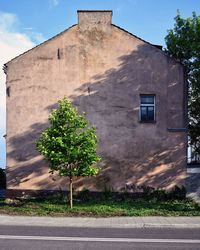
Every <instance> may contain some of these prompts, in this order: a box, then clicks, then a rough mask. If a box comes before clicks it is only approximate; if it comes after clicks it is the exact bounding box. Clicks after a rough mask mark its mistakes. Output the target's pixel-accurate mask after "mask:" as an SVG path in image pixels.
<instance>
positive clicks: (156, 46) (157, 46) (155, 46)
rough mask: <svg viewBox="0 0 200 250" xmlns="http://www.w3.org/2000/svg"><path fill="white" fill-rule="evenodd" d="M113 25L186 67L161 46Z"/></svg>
mask: <svg viewBox="0 0 200 250" xmlns="http://www.w3.org/2000/svg"><path fill="white" fill-rule="evenodd" d="M111 25H112V26H114V27H116V28H118V29H120V30H122V31H124V32H126V33H128V34H129V35H131V36H134V37H135V38H137V39H139V40H140V41H142V42H144V43H147V44H149V45H150V46H152V47H154V48H156V49H158V50H159V51H161V52H162V53H163V54H164V55H165V56H167V57H168V58H170V59H171V60H173V61H175V62H176V63H179V64H181V65H182V66H183V67H184V65H183V63H182V62H180V61H179V60H177V59H176V58H174V57H172V56H170V55H168V54H167V53H166V52H165V51H164V50H162V49H161V48H159V47H161V45H155V44H152V43H150V42H147V41H145V40H144V39H142V38H140V37H138V36H136V35H134V34H133V33H131V32H129V31H127V30H125V29H123V28H121V27H119V26H117V25H115V24H111Z"/></svg>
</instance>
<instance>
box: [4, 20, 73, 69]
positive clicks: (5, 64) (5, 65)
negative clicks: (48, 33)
mask: <svg viewBox="0 0 200 250" xmlns="http://www.w3.org/2000/svg"><path fill="white" fill-rule="evenodd" d="M76 25H77V24H73V25H72V26H70V27H69V28H67V29H66V30H63V31H61V32H60V33H58V34H57V35H55V36H53V37H51V38H49V39H48V40H46V41H44V42H42V43H40V44H38V45H36V46H34V47H33V48H31V49H29V50H27V51H25V52H23V53H22V54H19V55H18V56H16V57H14V58H12V59H11V60H10V61H8V62H6V63H4V65H3V67H7V64H9V63H10V62H12V61H13V60H15V59H17V58H18V57H20V56H23V55H25V54H26V53H28V52H30V51H31V50H34V49H35V48H37V47H39V46H41V45H43V44H45V43H47V42H49V41H51V40H53V39H54V38H57V37H58V36H61V35H62V34H63V33H65V32H66V31H68V30H69V29H71V28H73V27H74V26H76Z"/></svg>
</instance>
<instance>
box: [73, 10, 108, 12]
mask: <svg viewBox="0 0 200 250" xmlns="http://www.w3.org/2000/svg"><path fill="white" fill-rule="evenodd" d="M77 12H112V13H113V11H112V10H77Z"/></svg>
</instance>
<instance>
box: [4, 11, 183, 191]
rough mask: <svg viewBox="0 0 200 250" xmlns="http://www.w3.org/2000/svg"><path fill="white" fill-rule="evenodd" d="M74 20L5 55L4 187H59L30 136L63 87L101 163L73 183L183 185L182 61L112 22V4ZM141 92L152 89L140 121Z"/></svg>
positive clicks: (95, 186)
mask: <svg viewBox="0 0 200 250" xmlns="http://www.w3.org/2000/svg"><path fill="white" fill-rule="evenodd" d="M78 14H79V24H78V25H74V26H73V27H71V28H70V29H68V30H66V31H64V32H63V33H61V34H59V35H58V36H56V37H54V38H53V39H50V40H49V41H47V42H45V43H43V44H41V45H40V46H38V47H36V48H34V49H32V50H30V51H29V52H27V53H25V54H23V55H21V56H19V57H17V58H15V59H13V60H12V61H10V62H8V63H7V65H6V66H7V82H6V84H7V87H8V88H9V92H10V93H9V94H10V96H8V97H7V180H8V189H41V190H42V189H49V190H51V189H59V188H60V187H62V189H66V188H67V183H66V180H63V179H59V178H58V177H55V178H56V181H53V180H52V178H51V177H50V174H49V173H48V167H47V164H46V163H45V162H44V161H43V159H42V157H41V156H40V155H39V153H38V152H37V151H36V147H35V141H36V140H37V138H38V137H39V135H40V133H41V132H42V130H43V129H44V128H46V127H47V126H48V115H49V113H50V111H51V109H52V108H55V107H56V103H57V101H58V100H59V99H61V98H62V97H63V96H64V95H65V96H67V97H69V98H70V100H72V101H73V103H74V104H75V105H76V106H77V107H78V109H79V110H80V111H85V112H86V114H87V118H88V119H89V121H90V123H91V124H94V125H95V126H96V127H97V131H98V137H99V146H98V151H99V153H100V155H101V156H102V162H101V163H100V165H101V167H102V171H101V172H100V173H99V175H98V176H97V178H84V179H82V178H79V179H77V180H75V187H76V188H77V190H81V189H83V188H88V189H91V190H103V189H105V188H111V189H112V190H115V191H120V190H123V188H124V187H128V188H131V186H132V185H139V186H144V185H145V186H153V187H160V188H171V187H172V186H174V185H183V184H184V179H185V168H186V160H185V156H186V133H185V132H180V131H179V130H177V131H176V132H171V131H173V130H169V129H174V128H178V129H180V128H185V126H186V125H185V118H184V116H185V108H184V103H185V100H184V98H185V97H184V79H183V68H182V66H181V65H180V64H179V63H177V62H175V61H174V60H173V59H170V58H169V57H167V56H166V55H165V54H164V53H163V52H162V51H161V50H159V49H158V48H156V47H154V46H152V45H150V44H148V43H146V42H144V41H142V40H141V39H138V38H137V37H135V36H133V35H131V34H129V33H128V32H125V31H124V30H122V29H120V28H118V27H116V26H114V25H111V16H112V13H111V12H109V11H108V12H83V11H82V12H79V13H78ZM140 94H155V95H156V122H155V123H141V122H140V121H139V105H140V100H139V97H140Z"/></svg>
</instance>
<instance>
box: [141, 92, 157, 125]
mask: <svg viewBox="0 0 200 250" xmlns="http://www.w3.org/2000/svg"><path fill="white" fill-rule="evenodd" d="M145 96H146V97H148V96H151V97H153V104H152V103H145V104H143V103H141V98H142V97H145ZM142 107H153V110H154V112H153V113H154V114H153V115H154V119H153V120H146V121H145V120H142V119H141V111H142V110H141V108H142ZM139 119H140V122H144V123H145V122H147V123H148V122H149V123H151V122H155V121H156V95H155V94H140V114H139Z"/></svg>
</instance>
